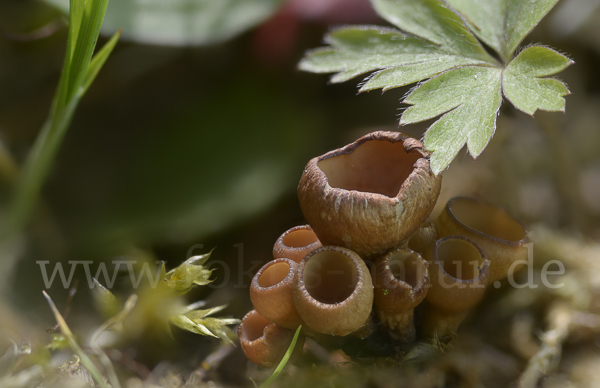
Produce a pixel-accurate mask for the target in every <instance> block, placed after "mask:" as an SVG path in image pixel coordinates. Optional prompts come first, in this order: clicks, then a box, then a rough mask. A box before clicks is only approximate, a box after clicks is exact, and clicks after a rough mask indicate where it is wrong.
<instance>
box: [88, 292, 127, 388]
mask: <svg viewBox="0 0 600 388" xmlns="http://www.w3.org/2000/svg"><path fill="white" fill-rule="evenodd" d="M137 299H138V297H137V295H135V294H133V295H131V296H130V297H129V298H128V299H127V301H125V307H123V310H122V311H121V312H120V313H118V314H117V315H115V316H114V317H111V318H110V319H109V320H107V321H106V322H104V324H103V325H102V326H100V327H99V328H98V330H96V331H95V332H94V334H93V335H92V338H91V340H90V346H91V348H92V350H93V351H94V353H96V355H97V356H98V358H99V359H100V361H101V362H102V365H104V368H105V369H106V372H107V374H108V379H109V381H110V384H111V385H112V388H121V384H120V383H119V378H118V377H117V373H116V372H115V368H114V367H113V364H112V362H111V361H110V358H108V356H107V355H106V353H104V351H103V350H102V348H101V347H100V345H98V338H99V337H100V334H102V333H103V332H104V331H105V330H108V329H109V328H110V327H112V326H115V325H119V324H121V323H123V321H124V320H125V318H127V316H128V315H129V313H130V312H131V310H133V308H134V307H135V304H136V303H137Z"/></svg>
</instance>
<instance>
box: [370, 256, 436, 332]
mask: <svg viewBox="0 0 600 388" xmlns="http://www.w3.org/2000/svg"><path fill="white" fill-rule="evenodd" d="M372 276H373V285H374V287H375V289H374V297H375V309H376V311H377V316H378V317H379V319H380V320H381V322H382V323H383V324H384V325H385V326H386V327H387V328H389V329H390V335H391V336H392V337H393V338H395V339H398V340H400V341H402V342H412V341H414V339H415V336H416V331H415V325H414V308H415V307H417V305H418V304H419V303H421V302H422V301H423V299H425V296H426V295H427V290H428V287H429V271H428V270H427V262H426V261H425V260H424V259H423V258H422V257H421V256H420V255H419V254H418V253H415V252H413V251H412V250H410V249H407V248H399V249H394V250H392V251H390V252H389V253H387V254H386V255H384V256H382V257H380V258H379V259H377V260H376V261H375V266H374V267H373V268H372Z"/></svg>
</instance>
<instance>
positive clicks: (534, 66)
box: [502, 46, 573, 115]
mask: <svg viewBox="0 0 600 388" xmlns="http://www.w3.org/2000/svg"><path fill="white" fill-rule="evenodd" d="M571 64H573V61H572V60H570V59H569V58H567V57H565V56H564V55H562V54H559V53H557V52H556V51H554V50H552V49H549V48H547V47H541V46H531V47H527V48H526V49H524V50H523V51H521V52H520V53H519V55H517V57H516V58H515V59H513V61H512V62H511V63H510V64H509V65H508V66H507V67H506V70H504V74H503V77H502V88H503V90H504V95H505V96H506V98H507V99H508V100H509V101H510V102H511V103H512V104H513V105H514V106H515V107H516V108H517V109H519V110H521V111H523V112H525V113H527V114H529V115H533V114H534V113H535V111H536V110H538V109H541V110H546V111H560V112H564V110H565V99H564V98H563V97H564V96H566V95H568V94H569V90H568V89H567V87H566V86H565V84H563V83H562V82H560V81H558V80H555V79H552V78H539V77H545V76H549V75H552V74H556V73H558V72H560V71H562V70H564V69H566V68H567V67H568V66H570V65H571Z"/></svg>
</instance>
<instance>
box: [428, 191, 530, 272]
mask: <svg viewBox="0 0 600 388" xmlns="http://www.w3.org/2000/svg"><path fill="white" fill-rule="evenodd" d="M436 227H437V230H438V233H439V234H440V236H448V235H460V236H465V237H468V238H470V239H472V240H473V241H475V242H476V243H477V244H479V246H481V248H482V249H483V251H484V252H485V254H486V255H487V258H488V259H489V260H490V277H489V282H490V283H492V282H495V281H497V280H502V279H504V278H506V276H507V275H508V271H509V270H511V267H512V266H513V263H515V262H517V261H521V260H522V261H527V255H528V249H527V246H526V244H527V243H528V242H529V239H528V237H527V231H526V230H525V227H524V226H523V224H522V223H521V222H520V221H519V220H517V219H515V218H514V217H512V216H511V215H510V214H508V212H507V211H506V210H504V209H502V208H499V207H497V206H494V205H491V204H489V203H486V202H483V201H479V200H477V199H473V198H465V197H456V198H453V199H451V200H449V201H448V203H447V204H446V206H445V207H444V210H443V211H442V213H441V214H440V216H439V217H438V219H437V221H436ZM519 268H520V266H518V265H515V266H514V267H513V268H512V270H513V271H516V270H518V269H519Z"/></svg>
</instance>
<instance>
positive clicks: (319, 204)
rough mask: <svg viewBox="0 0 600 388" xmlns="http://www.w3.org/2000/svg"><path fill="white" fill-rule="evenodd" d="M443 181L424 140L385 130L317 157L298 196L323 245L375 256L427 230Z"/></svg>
mask: <svg viewBox="0 0 600 388" xmlns="http://www.w3.org/2000/svg"><path fill="white" fill-rule="evenodd" d="M441 181H442V179H441V176H438V177H436V176H435V175H434V174H433V172H432V171H431V168H430V166H429V159H428V157H427V154H426V153H425V152H424V151H423V144H422V143H421V142H420V141H418V140H416V139H413V138H410V137H408V136H406V135H404V134H402V133H399V132H385V131H379V132H373V133H370V134H368V135H365V136H363V137H361V138H360V139H358V140H356V141H355V142H354V143H352V144H349V145H347V146H345V147H343V148H340V149H337V150H334V151H330V152H328V153H326V154H324V155H322V156H319V157H316V158H313V159H311V160H310V161H309V162H308V164H307V165H306V168H305V169H304V173H303V174H302V178H301V179H300V184H299V186H298V197H299V199H300V207H301V208H302V212H303V213H304V216H305V217H306V219H307V220H308V223H309V224H310V225H311V227H312V228H313V230H314V231H315V233H316V234H317V236H318V237H319V240H320V241H321V243H322V244H324V245H337V246H343V247H346V248H349V249H351V250H353V251H354V252H356V253H358V254H359V255H361V256H363V257H365V258H371V257H373V256H374V255H377V254H381V253H383V252H385V251H386V250H388V249H390V248H392V247H395V246H397V245H399V244H400V243H402V242H403V241H404V240H406V239H407V238H409V237H410V235H411V234H413V233H414V232H415V231H416V230H417V229H418V228H419V227H420V226H421V224H422V223H423V221H424V220H425V219H426V218H427V217H428V216H429V214H430V213H431V211H432V210H433V207H434V205H435V202H436V200H437V197H438V195H439V193H440V187H441Z"/></svg>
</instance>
